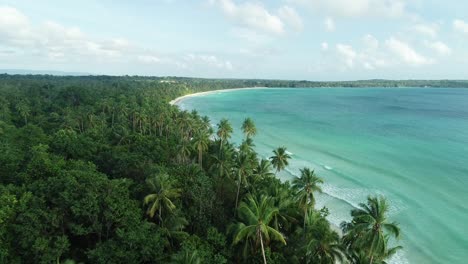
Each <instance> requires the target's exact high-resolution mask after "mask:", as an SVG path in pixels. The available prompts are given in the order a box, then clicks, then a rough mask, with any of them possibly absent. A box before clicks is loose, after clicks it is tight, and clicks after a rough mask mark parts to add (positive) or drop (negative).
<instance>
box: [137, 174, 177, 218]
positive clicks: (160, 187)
mask: <svg viewBox="0 0 468 264" xmlns="http://www.w3.org/2000/svg"><path fill="white" fill-rule="evenodd" d="M146 184H147V185H148V187H149V189H150V191H151V193H150V194H148V195H146V196H145V198H144V200H143V201H144V204H145V205H149V206H148V209H147V211H146V213H147V214H148V215H149V217H150V218H153V217H154V215H155V214H156V212H158V218H159V221H160V223H161V226H162V225H163V217H162V213H163V210H164V211H166V212H168V213H172V212H173V211H174V209H175V208H176V206H175V205H174V203H173V199H175V198H178V197H179V196H180V192H181V190H180V189H177V188H174V187H173V186H172V182H171V180H170V178H169V175H167V174H159V175H157V176H153V177H151V178H148V179H147V180H146Z"/></svg>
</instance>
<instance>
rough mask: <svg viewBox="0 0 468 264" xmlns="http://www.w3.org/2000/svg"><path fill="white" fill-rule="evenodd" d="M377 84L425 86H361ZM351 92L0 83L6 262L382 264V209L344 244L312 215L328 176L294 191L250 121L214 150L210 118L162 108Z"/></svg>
mask: <svg viewBox="0 0 468 264" xmlns="http://www.w3.org/2000/svg"><path fill="white" fill-rule="evenodd" d="M376 83H383V84H385V85H388V86H394V85H404V84H408V83H413V84H417V85H424V84H427V82H424V81H413V82H387V81H378V80H376V81H370V82H359V85H360V86H363V85H364V86H365V85H371V86H374V84H376ZM357 84H358V83H357V82H344V83H314V82H302V81H300V82H293V81H276V80H222V79H214V80H209V79H194V78H176V77H162V78H158V77H137V76H134V77H129V76H122V77H109V76H83V77H70V76H64V77H53V76H20V75H18V76H11V75H0V263H160V262H163V263H168V262H173V263H234V262H241V261H242V262H243V263H265V262H268V263H334V261H336V260H342V257H346V258H347V259H343V262H342V263H346V261H349V262H352V263H369V262H374V263H382V262H383V261H385V260H386V259H388V257H390V256H391V255H392V254H394V253H395V252H396V250H398V249H399V247H393V248H392V247H389V246H388V243H389V239H390V236H389V235H391V234H395V235H397V236H398V233H399V229H398V228H397V227H396V226H395V225H394V224H393V223H387V221H386V220H387V219H386V217H385V212H386V210H387V209H388V205H387V204H386V202H385V201H384V200H382V199H370V200H369V204H368V205H363V207H362V209H359V210H354V211H353V212H352V216H353V221H352V222H351V223H347V224H345V225H344V227H345V236H344V237H343V239H340V238H339V237H338V235H337V233H336V232H334V231H333V230H332V228H331V227H330V225H329V223H328V221H326V219H325V217H326V215H327V214H328V211H327V209H326V208H325V209H322V210H321V211H316V209H315V208H314V193H316V192H318V191H320V187H319V184H320V183H322V180H321V179H320V178H319V177H318V176H317V175H315V174H314V172H313V171H312V170H309V169H303V170H302V175H301V177H300V178H298V179H295V180H294V182H293V185H294V186H293V187H294V188H293V187H292V186H291V185H290V184H289V183H288V182H281V181H280V180H279V179H278V178H276V177H274V176H275V175H274V174H273V173H272V170H273V169H275V170H276V171H277V172H279V171H281V170H284V169H285V167H286V166H288V161H289V160H290V159H291V156H290V155H289V154H288V152H287V151H286V148H285V147H280V148H278V149H275V150H274V151H273V153H274V155H273V156H272V157H271V158H270V160H271V162H270V161H269V160H268V159H265V158H263V159H262V157H260V156H259V155H258V154H257V153H256V152H255V149H254V147H255V144H254V141H253V139H252V138H253V137H254V136H255V135H256V134H257V128H256V126H255V124H254V122H253V120H252V119H250V118H246V119H245V120H244V122H243V124H242V127H240V129H241V130H242V132H243V133H244V135H245V138H244V139H243V141H242V143H241V144H240V145H234V144H233V143H232V142H230V141H229V140H230V138H231V135H232V133H233V128H232V126H231V123H230V122H229V121H228V120H227V119H222V120H221V121H220V122H219V123H218V125H217V130H216V134H215V135H216V136H217V137H216V139H215V140H213V139H212V136H213V134H214V131H213V128H212V127H211V124H210V120H209V118H208V117H202V116H200V114H199V113H197V112H196V111H192V112H187V111H181V110H180V109H179V108H178V107H176V106H172V105H170V104H168V102H169V101H170V100H172V99H174V98H176V97H178V96H181V95H184V94H188V93H193V92H201V91H207V90H214V89H226V88H234V87H252V86H267V87H278V86H282V87H307V86H309V87H315V86H325V85H327V86H337V85H341V86H354V85H357ZM435 84H439V85H443V86H449V85H453V86H459V85H461V83H460V82H444V81H440V82H436V83H435ZM237 207H238V208H237ZM377 211H378V213H376V212H377ZM376 223H378V224H376ZM377 226H378V227H379V228H376V227H377ZM345 253H346V254H345Z"/></svg>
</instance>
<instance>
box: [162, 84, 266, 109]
mask: <svg viewBox="0 0 468 264" xmlns="http://www.w3.org/2000/svg"><path fill="white" fill-rule="evenodd" d="M256 89H268V88H267V87H244V88H230V89H220V90H212V91H206V92H198V93H192V94H186V95H183V96H179V97H177V98H176V99H174V100H171V101H170V102H169V104H170V105H177V104H178V103H180V102H181V101H182V100H184V99H187V98H190V97H195V96H203V95H207V94H213V93H223V92H230V91H236V90H256Z"/></svg>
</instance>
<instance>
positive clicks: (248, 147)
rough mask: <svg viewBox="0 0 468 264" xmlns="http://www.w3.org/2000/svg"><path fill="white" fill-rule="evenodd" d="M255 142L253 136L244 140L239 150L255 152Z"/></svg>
mask: <svg viewBox="0 0 468 264" xmlns="http://www.w3.org/2000/svg"><path fill="white" fill-rule="evenodd" d="M254 147H255V144H254V143H253V140H252V139H251V138H246V139H244V140H242V144H241V145H240V146H239V151H240V152H242V153H254V149H253V148H254Z"/></svg>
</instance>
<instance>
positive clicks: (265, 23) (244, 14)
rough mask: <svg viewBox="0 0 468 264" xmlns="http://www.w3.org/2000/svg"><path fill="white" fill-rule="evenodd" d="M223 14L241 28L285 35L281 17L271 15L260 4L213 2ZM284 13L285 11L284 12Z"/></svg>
mask: <svg viewBox="0 0 468 264" xmlns="http://www.w3.org/2000/svg"><path fill="white" fill-rule="evenodd" d="M210 2H211V4H216V5H218V6H219V7H220V8H221V10H222V11H223V13H224V14H225V15H226V16H227V17H228V18H230V19H231V20H232V21H234V23H236V24H238V25H239V26H242V27H246V28H250V29H254V30H259V31H261V32H265V33H269V34H282V33H284V31H285V30H284V23H283V21H282V20H281V19H280V18H279V16H277V15H274V14H271V13H270V12H269V11H268V10H266V9H265V7H264V6H263V5H262V4H260V3H251V2H245V3H242V4H236V3H235V2H233V1H232V0H211V1H210ZM283 11H284V10H283Z"/></svg>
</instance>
